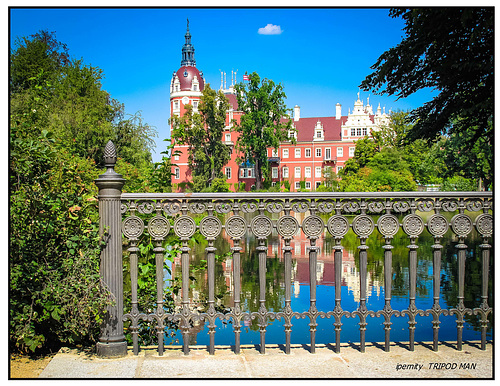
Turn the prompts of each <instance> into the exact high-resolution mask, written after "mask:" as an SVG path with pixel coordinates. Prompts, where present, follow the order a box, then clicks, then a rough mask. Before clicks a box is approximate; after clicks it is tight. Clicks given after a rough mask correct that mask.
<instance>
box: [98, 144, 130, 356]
mask: <svg viewBox="0 0 500 386" xmlns="http://www.w3.org/2000/svg"><path fill="white" fill-rule="evenodd" d="M115 164H116V148H115V145H114V144H113V142H111V141H109V142H108V143H107V145H106V147H105V148H104V165H105V166H106V168H107V170H106V172H104V173H103V174H101V175H100V176H99V178H98V179H97V180H95V184H96V185H97V187H98V189H99V194H98V198H99V228H100V233H101V235H104V234H105V235H106V236H105V242H106V244H105V246H104V248H103V250H102V252H101V264H100V274H101V278H102V280H103V282H104V284H105V285H106V286H107V287H108V290H109V291H110V292H111V294H112V295H113V300H114V302H113V305H111V306H108V307H107V312H106V315H105V316H104V322H103V324H102V326H101V336H100V338H99V342H98V343H97V355H99V356H102V357H120V356H125V355H126V354H127V342H126V341H125V335H124V333H123V320H122V314H123V263H122V231H121V212H120V206H121V200H120V199H121V193H122V187H123V185H124V184H125V180H124V179H123V178H122V176H121V174H118V173H116V172H115V170H114V167H115Z"/></svg>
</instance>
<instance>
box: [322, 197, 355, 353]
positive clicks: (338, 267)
mask: <svg viewBox="0 0 500 386" xmlns="http://www.w3.org/2000/svg"><path fill="white" fill-rule="evenodd" d="M336 206H337V208H336V215H334V216H332V217H330V218H329V219H328V224H327V228H328V231H329V232H330V234H331V235H332V236H333V237H334V238H335V246H334V247H333V249H334V251H335V252H334V267H335V307H334V309H333V311H329V312H327V314H326V316H327V317H331V316H333V317H334V318H335V322H334V323H333V325H334V327H335V352H336V353H337V354H338V353H340V331H341V329H342V316H347V317H349V316H350V312H349V311H343V310H342V305H341V301H342V251H343V249H344V247H342V245H341V243H342V238H343V237H344V236H345V234H346V233H347V232H348V231H349V221H348V220H347V218H345V217H343V216H342V215H341V204H340V202H337V204H336Z"/></svg>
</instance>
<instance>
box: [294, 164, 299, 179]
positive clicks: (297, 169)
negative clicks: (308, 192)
mask: <svg viewBox="0 0 500 386" xmlns="http://www.w3.org/2000/svg"><path fill="white" fill-rule="evenodd" d="M295 178H300V166H298V167H296V168H295Z"/></svg>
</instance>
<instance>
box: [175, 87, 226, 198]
mask: <svg viewBox="0 0 500 386" xmlns="http://www.w3.org/2000/svg"><path fill="white" fill-rule="evenodd" d="M228 109H229V101H228V99H227V98H226V96H225V95H224V93H223V92H222V91H220V90H219V91H215V90H213V89H212V88H211V87H210V85H209V84H207V85H205V88H204V89H203V92H202V96H201V98H200V104H199V105H198V111H199V112H194V111H193V107H192V106H191V105H186V112H185V113H184V115H183V116H182V117H176V116H174V117H172V118H171V119H170V125H171V127H172V140H173V143H177V144H183V145H188V146H189V150H188V152H189V154H188V163H189V168H190V169H191V171H192V173H193V189H194V190H195V191H201V190H203V189H204V188H206V187H207V186H211V185H212V183H213V182H214V181H215V180H216V179H218V178H219V179H220V178H223V172H222V168H223V167H224V165H226V164H227V162H228V161H229V159H230V157H231V149H230V147H229V145H226V144H224V143H223V142H222V135H223V132H224V129H225V127H226V112H227V110H228Z"/></svg>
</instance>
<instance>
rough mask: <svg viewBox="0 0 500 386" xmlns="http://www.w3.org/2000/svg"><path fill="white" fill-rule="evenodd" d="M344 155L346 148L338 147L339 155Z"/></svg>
mask: <svg viewBox="0 0 500 386" xmlns="http://www.w3.org/2000/svg"><path fill="white" fill-rule="evenodd" d="M343 156H344V148H343V147H338V148H337V157H343Z"/></svg>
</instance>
